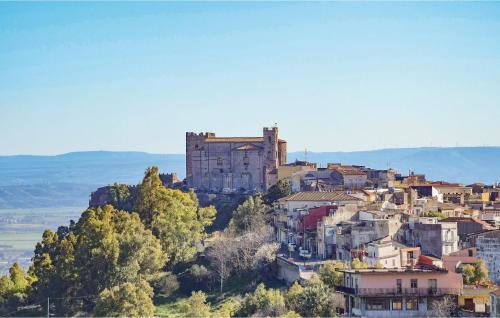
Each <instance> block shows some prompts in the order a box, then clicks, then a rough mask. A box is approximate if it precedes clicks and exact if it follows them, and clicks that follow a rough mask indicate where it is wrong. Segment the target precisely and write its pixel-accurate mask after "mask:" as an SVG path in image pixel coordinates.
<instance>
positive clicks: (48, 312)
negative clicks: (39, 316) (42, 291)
mask: <svg viewBox="0 0 500 318" xmlns="http://www.w3.org/2000/svg"><path fill="white" fill-rule="evenodd" d="M49 317H50V297H47V318H49Z"/></svg>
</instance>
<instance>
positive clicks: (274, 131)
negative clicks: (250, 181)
mask: <svg viewBox="0 0 500 318" xmlns="http://www.w3.org/2000/svg"><path fill="white" fill-rule="evenodd" d="M263 136H264V158H265V160H264V161H265V166H266V168H267V170H268V171H271V170H273V169H275V168H278V166H279V161H278V127H270V128H268V127H264V130H263Z"/></svg>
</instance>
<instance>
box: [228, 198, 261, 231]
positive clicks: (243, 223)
mask: <svg viewBox="0 0 500 318" xmlns="http://www.w3.org/2000/svg"><path fill="white" fill-rule="evenodd" d="M268 208H269V207H268V206H267V205H265V204H264V201H263V200H262V198H261V196H260V195H255V196H251V197H248V198H247V199H246V200H245V201H244V202H243V203H242V204H240V205H239V206H238V207H237V208H236V211H234V213H233V217H232V218H231V221H230V222H229V226H228V230H229V231H230V232H232V233H234V234H242V233H243V232H246V231H250V230H252V229H254V228H259V227H261V226H262V225H264V224H265V213H266V211H267V210H268Z"/></svg>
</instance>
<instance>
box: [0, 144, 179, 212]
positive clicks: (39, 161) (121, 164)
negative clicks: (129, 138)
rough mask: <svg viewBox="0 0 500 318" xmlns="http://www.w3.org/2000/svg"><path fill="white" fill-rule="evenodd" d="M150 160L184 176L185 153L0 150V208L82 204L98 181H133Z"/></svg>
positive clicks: (168, 170) (100, 183)
mask: <svg viewBox="0 0 500 318" xmlns="http://www.w3.org/2000/svg"><path fill="white" fill-rule="evenodd" d="M153 165H156V166H158V167H159V168H160V171H162V172H176V173H177V174H178V176H179V177H180V178H184V175H185V156H184V155H177V154H172V155H165V154H150V153H143V152H109V151H91V152H72V153H67V154H63V155H58V156H25V155H22V156H0V208H38V207H62V206H85V205H87V204H88V199H89V195H90V192H91V191H93V190H95V189H96V188H97V187H100V186H104V185H108V184H111V183H114V182H119V183H127V184H137V183H139V182H140V180H141V179H142V176H143V174H144V170H146V168H147V167H149V166H153Z"/></svg>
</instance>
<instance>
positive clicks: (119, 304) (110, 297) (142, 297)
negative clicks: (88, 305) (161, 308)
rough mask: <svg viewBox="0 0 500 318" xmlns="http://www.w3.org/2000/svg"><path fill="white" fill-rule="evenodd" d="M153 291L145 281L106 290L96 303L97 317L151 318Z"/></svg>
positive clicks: (153, 309) (152, 313)
mask: <svg viewBox="0 0 500 318" xmlns="http://www.w3.org/2000/svg"><path fill="white" fill-rule="evenodd" d="M152 296H153V289H152V288H151V286H149V284H148V283H146V282H145V281H141V282H140V283H139V284H132V283H129V282H127V283H123V284H120V285H118V286H114V287H112V288H106V289H105V290H104V291H102V292H101V293H100V295H99V298H98V299H97V301H96V306H95V310H94V313H95V315H96V316H97V317H153V316H154V313H155V306H154V304H153V301H152V300H151V297H152Z"/></svg>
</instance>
